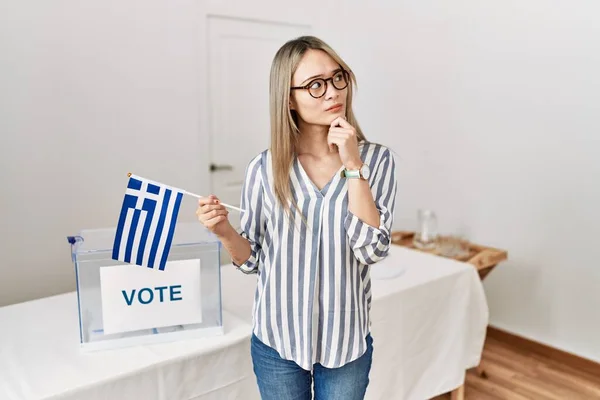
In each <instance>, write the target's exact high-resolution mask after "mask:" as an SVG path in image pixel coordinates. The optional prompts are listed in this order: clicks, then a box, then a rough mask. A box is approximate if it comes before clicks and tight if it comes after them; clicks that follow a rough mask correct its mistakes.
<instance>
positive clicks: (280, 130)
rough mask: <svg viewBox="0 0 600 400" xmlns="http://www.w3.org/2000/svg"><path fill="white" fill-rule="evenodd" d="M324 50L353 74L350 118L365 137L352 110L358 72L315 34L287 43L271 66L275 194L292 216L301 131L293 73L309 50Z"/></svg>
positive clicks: (359, 133) (350, 81)
mask: <svg viewBox="0 0 600 400" xmlns="http://www.w3.org/2000/svg"><path fill="white" fill-rule="evenodd" d="M310 49H313V50H322V51H324V52H326V53H327V54H329V56H331V58H333V59H334V60H335V62H337V63H338V64H339V65H340V67H342V68H343V69H345V70H346V71H347V72H348V74H349V78H350V79H349V82H348V97H347V99H346V120H347V121H348V123H349V124H350V125H352V126H353V127H354V128H355V129H356V135H357V137H358V140H359V141H361V140H365V136H364V135H363V133H362V131H361V129H360V126H359V125H358V122H357V121H356V118H355V116H354V113H353V111H352V94H353V89H354V87H355V86H356V78H355V76H354V73H353V72H352V70H351V69H350V67H348V65H347V64H346V63H345V62H344V60H342V58H341V57H340V56H339V55H338V54H337V53H336V52H335V51H334V50H333V49H332V48H331V47H329V45H327V44H326V43H325V42H323V41H322V40H321V39H318V38H316V37H314V36H301V37H299V38H296V39H293V40H290V41H288V42H287V43H285V44H284V45H283V46H282V47H281V48H280V49H279V50H278V51H277V53H276V54H275V57H274V58H273V63H272V65H271V76H270V85H269V107H270V110H271V149H270V150H271V157H272V160H273V180H274V187H275V196H276V198H277V200H278V201H279V203H280V204H281V205H282V206H283V208H284V210H285V211H286V213H287V214H288V215H290V205H289V202H291V203H292V204H293V205H294V206H295V205H296V204H295V202H294V200H293V198H292V193H291V188H290V181H289V176H290V175H289V174H290V169H291V168H292V164H293V161H294V153H295V148H296V144H297V141H298V137H299V135H300V130H299V129H298V116H297V114H296V112H295V111H293V110H291V109H290V106H289V103H290V87H291V86H292V76H293V75H294V72H295V71H296V68H297V67H298V64H299V63H300V60H301V59H302V57H303V56H304V54H305V53H306V51H307V50H310Z"/></svg>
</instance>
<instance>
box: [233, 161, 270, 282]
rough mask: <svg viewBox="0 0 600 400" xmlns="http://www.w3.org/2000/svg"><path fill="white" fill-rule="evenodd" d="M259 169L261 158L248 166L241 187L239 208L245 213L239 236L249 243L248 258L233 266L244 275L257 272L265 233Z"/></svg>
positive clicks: (242, 217) (260, 172)
mask: <svg viewBox="0 0 600 400" xmlns="http://www.w3.org/2000/svg"><path fill="white" fill-rule="evenodd" d="M261 167H262V162H261V157H260V156H258V157H256V158H254V159H253V160H252V161H251V162H250V163H249V164H248V167H247V168H246V176H245V179H244V183H243V185H242V195H241V201H240V207H241V208H242V209H243V210H245V211H243V212H242V213H241V216H240V222H241V232H240V235H242V236H243V237H244V238H246V239H247V240H248V241H249V242H250V257H249V258H248V260H246V262H244V263H243V264H241V265H237V264H236V263H235V262H234V263H233V265H235V266H236V267H237V269H239V270H240V271H242V272H244V273H246V274H252V273H257V272H258V264H259V260H260V256H261V252H262V249H261V246H262V241H263V237H264V233H265V215H264V206H263V182H262V179H263V178H262V171H261V169H262V168H261Z"/></svg>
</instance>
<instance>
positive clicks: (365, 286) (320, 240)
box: [236, 142, 397, 370]
mask: <svg viewBox="0 0 600 400" xmlns="http://www.w3.org/2000/svg"><path fill="white" fill-rule="evenodd" d="M359 151H360V153H361V159H362V160H363V162H364V163H366V164H368V165H369V167H370V170H371V176H370V177H369V185H370V187H371V192H372V193H373V197H374V199H375V204H376V206H377V209H378V210H379V213H380V223H379V226H378V227H372V226H370V225H368V224H366V223H364V222H363V221H361V220H360V219H359V218H358V217H357V216H355V215H354V214H352V213H351V212H350V211H349V210H348V183H347V180H346V179H347V178H344V177H341V176H340V173H341V172H342V171H343V166H342V167H340V169H339V170H338V171H337V173H336V174H335V175H334V177H333V178H331V180H330V181H329V182H328V183H327V185H326V186H325V187H323V189H321V190H319V189H318V188H317V186H316V185H314V183H313V182H312V181H311V180H310V178H309V177H308V175H307V173H306V172H305V170H304V169H303V168H302V165H301V164H300V162H299V160H298V158H297V157H295V158H294V161H293V164H292V169H291V171H290V183H291V189H292V195H293V197H294V200H295V201H296V203H297V207H298V208H297V211H296V212H295V215H294V220H295V221H297V222H296V223H294V222H293V221H294V220H292V221H290V220H289V218H287V216H286V214H285V211H284V210H283V208H282V207H281V206H280V205H279V203H278V202H277V199H276V197H275V190H274V189H273V173H272V160H271V153H270V150H265V151H263V152H262V153H260V154H259V155H257V156H256V157H254V158H253V159H252V160H251V161H250V163H249V164H248V167H247V170H246V177H245V180H244V184H243V188H242V197H241V207H242V208H244V209H245V210H246V212H243V213H242V215H241V232H240V234H241V235H242V236H244V237H245V238H246V239H248V241H249V242H250V247H251V255H250V258H249V259H248V260H247V261H246V262H245V263H243V264H242V265H236V266H237V268H238V269H239V270H241V271H242V272H245V273H257V283H258V284H257V288H256V292H255V296H254V305H253V311H252V314H253V315H252V320H253V332H254V334H255V335H256V336H257V337H258V338H259V339H260V340H261V341H262V342H263V343H265V344H266V345H268V346H270V347H272V348H274V349H276V350H277V351H278V352H279V354H280V355H281V357H282V358H284V359H287V360H293V361H294V362H296V363H297V364H298V365H299V366H300V367H302V368H303V369H305V370H312V366H313V364H314V363H320V364H321V365H323V366H325V367H329V368H335V367H340V366H342V365H344V364H346V363H348V362H350V361H353V360H355V359H357V358H359V357H360V356H361V355H362V354H363V353H364V352H365V350H366V340H365V338H366V336H367V334H368V333H369V330H370V320H369V312H370V309H371V280H370V276H369V266H370V265H371V264H373V263H375V262H377V261H379V260H381V259H382V258H384V257H385V256H386V255H387V253H388V249H389V246H390V241H391V240H390V236H391V228H392V223H393V212H394V206H395V201H396V189H397V183H396V172H395V163H394V158H393V156H392V153H391V152H390V150H389V149H388V148H386V147H384V146H382V145H378V144H373V143H368V142H360V143H359ZM300 211H301V213H302V215H303V216H304V217H305V221H306V222H304V221H303V219H302V218H301V217H300V218H299V216H300V214H299V212H300Z"/></svg>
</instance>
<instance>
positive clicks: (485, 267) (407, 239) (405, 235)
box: [392, 231, 508, 400]
mask: <svg viewBox="0 0 600 400" xmlns="http://www.w3.org/2000/svg"><path fill="white" fill-rule="evenodd" d="M414 236H415V232H413V231H395V232H392V242H393V243H394V244H396V245H398V246H403V247H406V248H410V249H415V250H418V251H424V252H426V253H430V254H435V255H437V256H441V257H445V255H444V254H443V253H442V252H440V251H439V249H438V248H433V249H430V250H423V249H417V248H416V247H415V245H414V243H413V239H414ZM441 238H442V239H443V238H444V236H441ZM461 245H462V246H463V247H464V249H465V253H464V254H463V255H460V256H455V257H451V258H453V259H455V260H458V261H463V262H466V263H469V264H471V265H473V266H474V267H475V268H476V269H477V272H478V274H479V277H480V278H481V280H483V279H485V277H486V276H487V275H488V274H489V273H490V272H492V270H493V269H494V268H496V266H497V265H498V264H499V263H500V262H502V261H506V259H507V258H508V252H507V251H506V250H503V249H497V248H494V247H490V246H482V245H480V244H477V243H472V242H469V241H465V240H463V241H462V244H461ZM476 373H477V374H478V375H479V376H480V377H482V378H486V377H487V376H486V373H485V370H484V369H483V368H481V367H480V366H477V367H476ZM463 397H464V386H461V387H459V388H458V389H456V390H454V391H453V392H452V399H453V400H462V399H463Z"/></svg>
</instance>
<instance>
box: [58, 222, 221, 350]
mask: <svg viewBox="0 0 600 400" xmlns="http://www.w3.org/2000/svg"><path fill="white" fill-rule="evenodd" d="M116 229H117V228H102V229H87V230H82V231H81V232H79V233H78V234H77V235H73V236H69V237H67V239H68V242H69V243H70V246H71V255H72V261H73V266H74V268H75V279H76V283H77V305H76V307H74V308H73V312H77V313H78V316H79V318H78V321H79V341H80V344H81V349H82V351H95V350H102V349H110V348H116V347H124V346H133V345H139V344H148V343H157V342H164V341H174V340H184V339H189V338H198V337H205V336H214V335H221V334H223V320H222V313H221V275H220V266H221V265H220V264H221V262H220V250H221V243H220V242H219V240H218V239H217V237H216V236H214V235H213V234H212V233H211V232H210V231H208V230H207V229H206V228H204V226H202V225H201V224H200V223H198V222H189V223H186V222H181V223H177V225H176V227H175V230H174V234H173V235H172V238H171V243H170V245H169V246H168V249H169V250H168V252H167V253H168V256H167V255H165V258H164V259H165V260H166V263H163V264H162V265H163V268H164V269H162V270H160V269H159V268H156V267H152V268H150V267H148V266H141V265H136V264H134V263H133V262H123V261H118V260H116V259H115V257H113V245H114V242H115V234H116ZM133 242H134V241H132V243H133ZM135 243H136V245H137V247H138V248H136V246H129V248H127V249H121V251H130V252H131V253H133V254H140V256H139V257H140V259H141V257H142V255H141V254H142V253H143V254H144V257H148V254H149V252H150V250H151V249H152V248H151V246H152V243H150V240H148V243H145V246H146V249H145V250H146V251H145V252H142V251H139V246H140V245H139V240H137V241H136V242H135ZM162 244H163V245H164V243H162ZM156 246H158V243H157V244H156ZM163 247H164V246H163ZM134 259H135V258H131V260H134ZM156 265H158V263H156Z"/></svg>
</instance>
